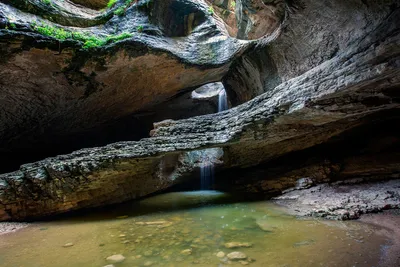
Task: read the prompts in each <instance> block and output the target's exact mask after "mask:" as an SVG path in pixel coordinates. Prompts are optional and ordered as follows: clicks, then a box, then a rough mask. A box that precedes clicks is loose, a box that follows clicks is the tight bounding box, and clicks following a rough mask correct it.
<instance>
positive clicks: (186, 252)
mask: <svg viewBox="0 0 400 267" xmlns="http://www.w3.org/2000/svg"><path fill="white" fill-rule="evenodd" d="M181 254H182V255H190V254H192V249H190V248H189V249H184V250H182V251H181Z"/></svg>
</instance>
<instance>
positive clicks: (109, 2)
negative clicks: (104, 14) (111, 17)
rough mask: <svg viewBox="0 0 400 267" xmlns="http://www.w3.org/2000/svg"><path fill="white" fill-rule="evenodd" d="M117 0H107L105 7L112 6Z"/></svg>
mask: <svg viewBox="0 0 400 267" xmlns="http://www.w3.org/2000/svg"><path fill="white" fill-rule="evenodd" d="M117 1H118V0H109V1H108V3H107V8H112V7H113V6H114V5H115V3H117Z"/></svg>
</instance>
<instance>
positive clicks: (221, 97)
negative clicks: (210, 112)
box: [218, 89, 228, 112]
mask: <svg viewBox="0 0 400 267" xmlns="http://www.w3.org/2000/svg"><path fill="white" fill-rule="evenodd" d="M227 109H228V99H227V97H226V91H225V89H222V90H221V91H219V94H218V112H221V111H224V110H227Z"/></svg>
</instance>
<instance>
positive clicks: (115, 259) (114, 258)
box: [106, 254, 125, 263]
mask: <svg viewBox="0 0 400 267" xmlns="http://www.w3.org/2000/svg"><path fill="white" fill-rule="evenodd" d="M106 260H107V261H109V262H112V263H119V262H123V261H124V260H125V257H124V256H123V255H121V254H115V255H111V256H109V257H107V258H106Z"/></svg>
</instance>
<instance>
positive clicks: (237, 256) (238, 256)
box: [226, 251, 247, 261]
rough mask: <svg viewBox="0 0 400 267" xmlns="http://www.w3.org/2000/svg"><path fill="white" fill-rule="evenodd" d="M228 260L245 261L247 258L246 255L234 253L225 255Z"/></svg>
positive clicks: (238, 252)
mask: <svg viewBox="0 0 400 267" xmlns="http://www.w3.org/2000/svg"><path fill="white" fill-rule="evenodd" d="M226 256H227V257H228V259H230V260H233V261H236V260H245V259H246V258H247V256H246V254H244V253H243V252H240V251H234V252H231V253H229V254H228V255H226Z"/></svg>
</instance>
